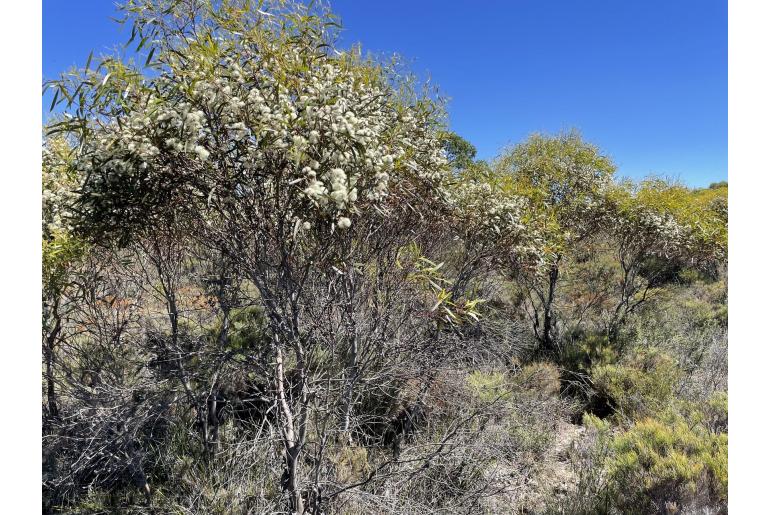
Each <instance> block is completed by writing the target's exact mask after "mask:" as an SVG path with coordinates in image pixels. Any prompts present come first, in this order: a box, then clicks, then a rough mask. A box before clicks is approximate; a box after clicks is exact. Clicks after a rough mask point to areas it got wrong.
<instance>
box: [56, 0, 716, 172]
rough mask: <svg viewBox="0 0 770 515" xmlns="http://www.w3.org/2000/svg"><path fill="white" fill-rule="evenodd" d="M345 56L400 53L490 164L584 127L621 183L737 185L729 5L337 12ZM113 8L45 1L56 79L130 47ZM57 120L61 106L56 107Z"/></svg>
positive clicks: (475, 4)
mask: <svg viewBox="0 0 770 515" xmlns="http://www.w3.org/2000/svg"><path fill="white" fill-rule="evenodd" d="M332 8H333V9H334V11H335V12H336V13H337V14H339V15H340V16H341V17H342V23H343V25H344V26H345V30H344V32H343V36H342V41H341V42H340V43H341V46H344V47H347V46H349V45H350V44H352V43H356V42H360V43H362V45H363V48H364V50H365V51H367V50H368V51H373V52H375V53H378V54H384V55H388V54H391V53H398V54H400V55H401V56H403V57H404V58H406V59H407V60H408V62H409V63H410V68H411V69H412V71H414V72H416V73H418V74H420V75H422V76H426V75H430V77H431V78H432V82H433V83H435V84H436V85H438V86H439V87H440V90H441V92H442V94H444V95H445V96H448V97H450V99H451V100H450V103H449V115H450V124H451V127H452V129H453V130H454V131H456V132H457V133H459V134H460V135H461V136H463V137H464V138H466V139H468V140H469V141H471V142H472V143H473V144H474V145H476V147H477V148H478V150H479V157H481V158H491V157H494V156H495V155H496V154H497V152H498V151H499V150H500V149H501V148H502V147H503V146H505V145H507V144H511V143H516V142H518V141H521V140H522V139H523V138H525V137H526V136H527V135H528V134H530V133H532V132H535V131H546V132H555V131H558V130H560V129H568V128H572V127H574V128H577V129H579V130H580V131H581V132H582V133H583V135H584V136H585V137H586V139H588V140H590V141H592V142H593V143H595V144H597V145H599V146H600V147H601V148H602V149H603V150H604V151H605V152H607V153H608V154H610V155H611V156H612V157H613V159H614V160H615V162H616V163H617V164H618V167H619V173H620V174H621V175H626V176H630V177H633V178H641V177H643V176H645V175H648V174H651V173H655V174H661V175H666V176H671V177H676V178H680V179H682V180H683V181H685V182H686V183H688V184H690V185H692V186H705V185H708V184H709V183H710V182H715V181H720V180H725V179H726V178H727V2H726V1H724V0H722V1H714V0H686V1H685V0H625V1H624V0H602V1H599V0H581V1H575V0H559V1H556V0H486V1H471V0H468V1H459V0H455V1H451V0H449V1H446V0H445V1H441V0H411V1H402V0H387V1H362V0H332ZM111 15H114V10H113V6H112V3H111V2H110V1H108V0H67V1H65V0H43V77H44V78H54V77H55V76H56V75H57V74H58V73H59V72H61V71H64V70H65V69H67V68H68V67H70V66H72V65H76V64H77V65H80V66H82V65H84V64H85V60H86V58H87V57H88V53H89V52H90V51H91V50H92V49H93V50H95V53H99V52H100V51H106V50H108V49H109V48H111V47H112V46H113V45H115V44H116V43H122V42H124V41H125V40H126V39H127V36H128V34H127V31H126V30H125V29H121V27H120V26H119V25H117V24H116V23H114V22H112V21H110V20H109V17H110V16H111ZM44 105H45V108H46V109H47V107H48V105H47V104H44Z"/></svg>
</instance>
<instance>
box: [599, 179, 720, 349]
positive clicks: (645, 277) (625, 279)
mask: <svg viewBox="0 0 770 515" xmlns="http://www.w3.org/2000/svg"><path fill="white" fill-rule="evenodd" d="M607 198H608V206H609V210H610V211H611V213H612V215H611V220H612V223H611V225H610V226H609V228H610V231H609V233H610V236H611V240H612V241H613V244H614V249H615V252H616V255H617V260H618V263H619V264H620V267H621V272H622V275H621V280H620V282H619V285H618V295H617V298H618V300H617V303H616V305H615V307H614V309H613V310H612V312H611V313H609V317H608V323H607V333H608V336H609V338H610V340H611V341H614V340H616V339H617V337H618V331H619V329H620V327H621V326H622V325H623V323H624V322H625V321H626V319H627V318H628V316H629V315H630V314H632V313H633V312H634V311H636V310H637V309H638V308H639V306H641V305H642V304H643V303H645V302H646V301H647V300H648V299H649V296H650V293H651V292H652V291H653V289H654V288H655V287H656V286H659V285H660V284H661V281H662V280H663V279H664V274H665V272H666V269H669V268H671V267H674V268H678V267H691V268H696V269H698V268H700V269H707V268H710V267H713V266H714V265H716V264H719V263H724V260H725V259H726V258H727V211H726V206H727V190H726V188H713V189H706V190H691V189H690V188H687V187H686V186H683V185H681V184H677V183H672V182H668V181H665V180H662V179H647V180H644V181H641V182H640V183H630V182H626V183H622V184H619V185H617V186H616V187H615V188H613V189H612V192H611V193H610V194H609V195H608V197H607Z"/></svg>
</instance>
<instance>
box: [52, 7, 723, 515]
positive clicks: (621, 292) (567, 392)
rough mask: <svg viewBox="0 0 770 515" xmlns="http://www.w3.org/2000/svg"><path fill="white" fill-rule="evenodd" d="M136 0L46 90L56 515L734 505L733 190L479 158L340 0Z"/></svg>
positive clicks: (565, 151) (552, 158) (560, 147)
mask: <svg viewBox="0 0 770 515" xmlns="http://www.w3.org/2000/svg"><path fill="white" fill-rule="evenodd" d="M122 10H123V12H124V13H125V15H126V19H125V20H124V22H127V23H129V24H130V25H131V27H132V36H131V42H132V43H137V47H138V48H137V49H136V50H137V52H138V54H137V55H142V56H143V57H144V58H145V59H146V62H145V63H144V65H143V66H141V65H137V64H135V63H133V62H132V61H126V60H122V59H120V58H118V57H115V56H105V57H102V58H99V59H97V60H96V61H97V62H96V63H94V64H93V65H91V58H89V63H88V65H87V66H86V67H85V69H83V70H79V71H75V72H71V73H68V74H65V75H63V76H62V77H61V78H60V79H58V80H55V81H50V82H49V83H47V84H46V86H47V87H48V88H51V89H53V90H54V92H55V93H54V95H55V96H54V100H53V103H54V105H58V104H61V103H64V104H65V105H64V107H63V109H64V114H63V115H61V116H56V117H54V118H52V120H51V121H50V122H49V123H48V124H47V126H46V139H45V142H44V147H43V283H44V284H43V292H42V293H43V334H42V341H43V356H42V357H43V371H44V377H43V392H42V393H43V492H44V506H43V509H44V511H46V512H60V513H70V512H76V513H107V512H116V511H120V512H131V513H150V512H153V513H157V512H174V513H177V512H182V513H276V512H278V513H314V514H321V513H418V512H419V513H457V512H468V513H479V512H489V513H501V512H502V513H504V512H524V511H528V512H549V511H553V512H558V513H600V512H605V513H616V512H622V513H629V512H640V513H648V512H661V513H662V512H665V510H668V512H671V511H672V510H673V511H674V512H676V511H677V510H679V511H687V510H697V509H709V510H715V511H717V512H718V511H724V510H726V502H727V499H726V481H727V476H726V440H727V408H726V403H727V397H726V381H725V380H726V355H725V354H726V353H725V351H726V334H725V330H724V328H725V326H726V323H727V320H726V294H725V291H726V286H725V284H726V283H725V278H724V272H723V270H724V265H725V262H726V231H727V215H726V213H727V211H726V198H727V197H726V193H727V187H726V185H724V186H723V185H715V186H714V187H712V188H708V189H702V190H692V189H689V188H686V187H684V186H681V185H677V184H672V183H668V182H665V181H661V180H649V181H644V182H642V183H640V184H632V183H626V182H623V181H618V180H616V179H615V178H614V172H615V167H614V165H613V164H612V162H611V161H610V159H609V158H607V157H606V156H604V155H602V154H601V153H600V151H599V150H598V149H597V148H596V147H594V146H592V145H590V144H587V143H585V142H584V141H583V140H582V139H581V137H580V136H579V135H578V134H576V133H565V134H560V135H556V136H544V135H535V136H533V137H531V138H530V139H528V140H527V141H525V142H524V143H522V144H520V145H518V146H516V147H514V148H512V149H507V150H505V151H503V153H502V154H501V156H500V157H499V158H498V159H496V160H494V161H492V162H489V163H487V162H483V161H474V156H475V149H473V146H472V145H470V144H469V143H467V142H465V141H464V140H462V139H461V138H459V137H458V136H457V135H455V134H452V133H451V132H449V131H447V129H446V127H445V120H444V115H443V110H442V105H441V102H440V101H439V100H437V99H435V98H434V97H433V96H431V94H429V93H430V92H425V91H423V92H421V91H420V90H419V88H418V87H416V85H415V81H414V80H413V79H411V78H409V77H408V76H407V77H405V76H404V75H403V73H402V70H401V69H400V68H399V67H398V66H397V65H396V64H386V63H382V62H379V61H376V60H373V59H369V58H364V57H362V55H361V53H360V51H358V50H356V49H354V50H352V51H340V50H338V49H335V48H334V41H335V35H336V30H337V25H336V22H335V18H334V17H333V16H332V15H331V14H330V13H329V12H327V11H326V10H324V9H323V8H322V7H317V6H316V7H313V6H305V5H302V4H294V3H290V2H285V1H276V2H260V3H259V6H257V5H256V4H255V3H254V2H250V1H214V2H209V1H202V0H183V1H179V0H176V1H171V0H129V1H128V2H127V3H126V4H124V5H123V6H122ZM573 467H574V470H573ZM158 510H160V511H158Z"/></svg>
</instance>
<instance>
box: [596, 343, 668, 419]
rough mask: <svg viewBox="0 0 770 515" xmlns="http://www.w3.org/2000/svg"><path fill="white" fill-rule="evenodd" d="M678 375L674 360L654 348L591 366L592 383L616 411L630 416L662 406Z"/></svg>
mask: <svg viewBox="0 0 770 515" xmlns="http://www.w3.org/2000/svg"><path fill="white" fill-rule="evenodd" d="M679 378H680V371H679V369H678V368H677V366H676V363H675V362H674V360H673V359H672V358H671V357H670V356H668V355H667V354H664V353H662V352H661V351H658V350H655V349H643V350H640V351H637V352H636V354H635V355H634V356H632V357H631V358H630V359H629V360H627V361H624V362H623V363H618V364H616V365H604V366H599V367H596V368H594V369H593V381H594V386H595V387H596V388H597V389H598V390H599V391H600V392H602V393H603V394H605V395H607V396H608V397H609V398H610V399H611V401H612V403H613V405H614V407H615V409H616V411H617V412H618V414H620V415H621V416H623V417H627V418H630V419H637V418H639V417H643V416H648V415H650V414H653V413H656V412H659V411H661V410H663V409H665V408H666V406H667V405H668V404H669V403H670V401H671V399H672V397H673V395H674V388H675V387H676V384H677V382H678V381H679Z"/></svg>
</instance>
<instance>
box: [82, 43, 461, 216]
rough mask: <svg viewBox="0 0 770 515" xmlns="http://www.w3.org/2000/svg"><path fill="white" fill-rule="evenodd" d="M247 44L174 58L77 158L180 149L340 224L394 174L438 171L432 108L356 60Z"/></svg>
mask: <svg viewBox="0 0 770 515" xmlns="http://www.w3.org/2000/svg"><path fill="white" fill-rule="evenodd" d="M298 45H299V43H298ZM251 48H253V47H250V46H247V45H244V46H238V45H236V46H235V47H234V49H235V51H232V52H229V53H227V55H225V56H221V55H220V56H213V55H211V54H208V53H199V54H195V55H193V56H190V57H189V60H187V61H185V62H182V61H181V60H180V59H179V58H174V57H173V56H170V57H169V69H168V70H167V71H166V72H164V73H163V74H161V75H160V76H159V77H157V78H153V79H149V82H150V83H151V85H152V87H145V88H143V89H142V90H141V91H144V92H145V93H134V94H133V95H132V96H131V97H130V99H129V100H131V101H130V102H127V103H126V107H125V111H126V112H125V115H123V116H121V117H120V119H115V120H112V123H110V124H108V126H107V128H106V129H103V130H101V131H99V132H98V134H97V137H96V138H95V139H94V140H93V141H92V142H91V149H90V150H91V152H88V153H86V154H85V155H87V156H88V159H87V160H85V161H84V162H83V163H82V167H83V168H86V169H87V168H89V167H91V166H93V163H97V164H96V166H99V167H100V168H101V169H102V171H103V172H109V173H112V174H120V173H127V172H130V171H132V170H137V169H138V170H146V169H148V168H149V169H150V170H153V169H155V168H158V167H170V166H174V167H179V166H180V164H179V162H178V161H177V162H176V164H171V163H174V162H175V160H176V159H178V158H185V159H187V160H188V163H187V168H188V169H189V171H190V172H192V171H195V173H198V174H200V175H201V176H203V177H213V176H214V175H216V174H225V173H226V174H227V175H228V177H234V178H237V181H233V182H232V183H233V184H237V185H238V188H239V191H249V192H254V191H276V189H278V188H280V189H281V190H282V191H288V190H287V188H289V190H290V191H291V192H293V193H292V194H293V202H292V203H291V204H290V208H291V210H292V212H293V214H294V215H297V216H299V217H300V218H302V219H310V220H311V221H313V222H314V219H318V218H322V219H324V220H327V221H328V222H331V223H332V224H333V225H334V226H335V227H337V228H340V229H344V228H348V227H350V225H351V223H352V222H351V219H353V220H354V219H355V217H354V215H356V214H358V213H360V210H361V209H362V208H363V207H364V206H365V205H369V204H372V203H380V202H382V201H384V200H385V199H386V198H387V197H388V195H389V194H390V193H391V192H392V188H393V185H394V184H395V183H397V181H401V180H405V179H406V180H419V181H423V182H427V183H429V184H432V185H434V186H438V185H439V184H440V182H441V181H442V180H443V179H444V178H445V176H446V173H447V162H446V158H445V156H444V152H443V149H442V146H441V143H440V141H439V139H438V137H437V131H436V129H435V127H434V126H433V121H432V118H431V115H430V113H427V112H423V110H420V109H419V108H417V107H415V106H406V105H404V104H403V103H402V102H400V101H398V100H397V99H396V98H395V93H393V92H392V91H391V89H389V86H387V85H386V82H385V81H384V80H378V81H368V82H367V81H364V80H362V78H361V69H357V68H356V67H355V66H353V65H350V64H347V63H346V62H344V61H343V60H342V59H336V58H332V57H328V56H326V57H324V58H323V59H320V60H319V59H317V58H318V54H317V53H315V54H314V55H313V56H312V57H313V59H311V58H310V57H309V54H308V52H309V50H307V49H303V48H300V47H299V46H295V47H292V48H290V50H289V51H283V52H282V53H281V55H280V59H279V58H278V57H277V56H276V53H277V52H275V53H271V52H265V51H264V50H265V49H264V48H263V49H262V51H261V52H260V53H256V52H255V51H254V50H251ZM298 70H301V71H298ZM369 71H371V70H369ZM213 180H214V181H215V180H216V178H215V177H214V178H213ZM279 181H280V183H279ZM394 181H396V182H394ZM217 194H219V193H217ZM303 210H304V211H309V212H302V211H303ZM313 225H314V226H315V224H313Z"/></svg>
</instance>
